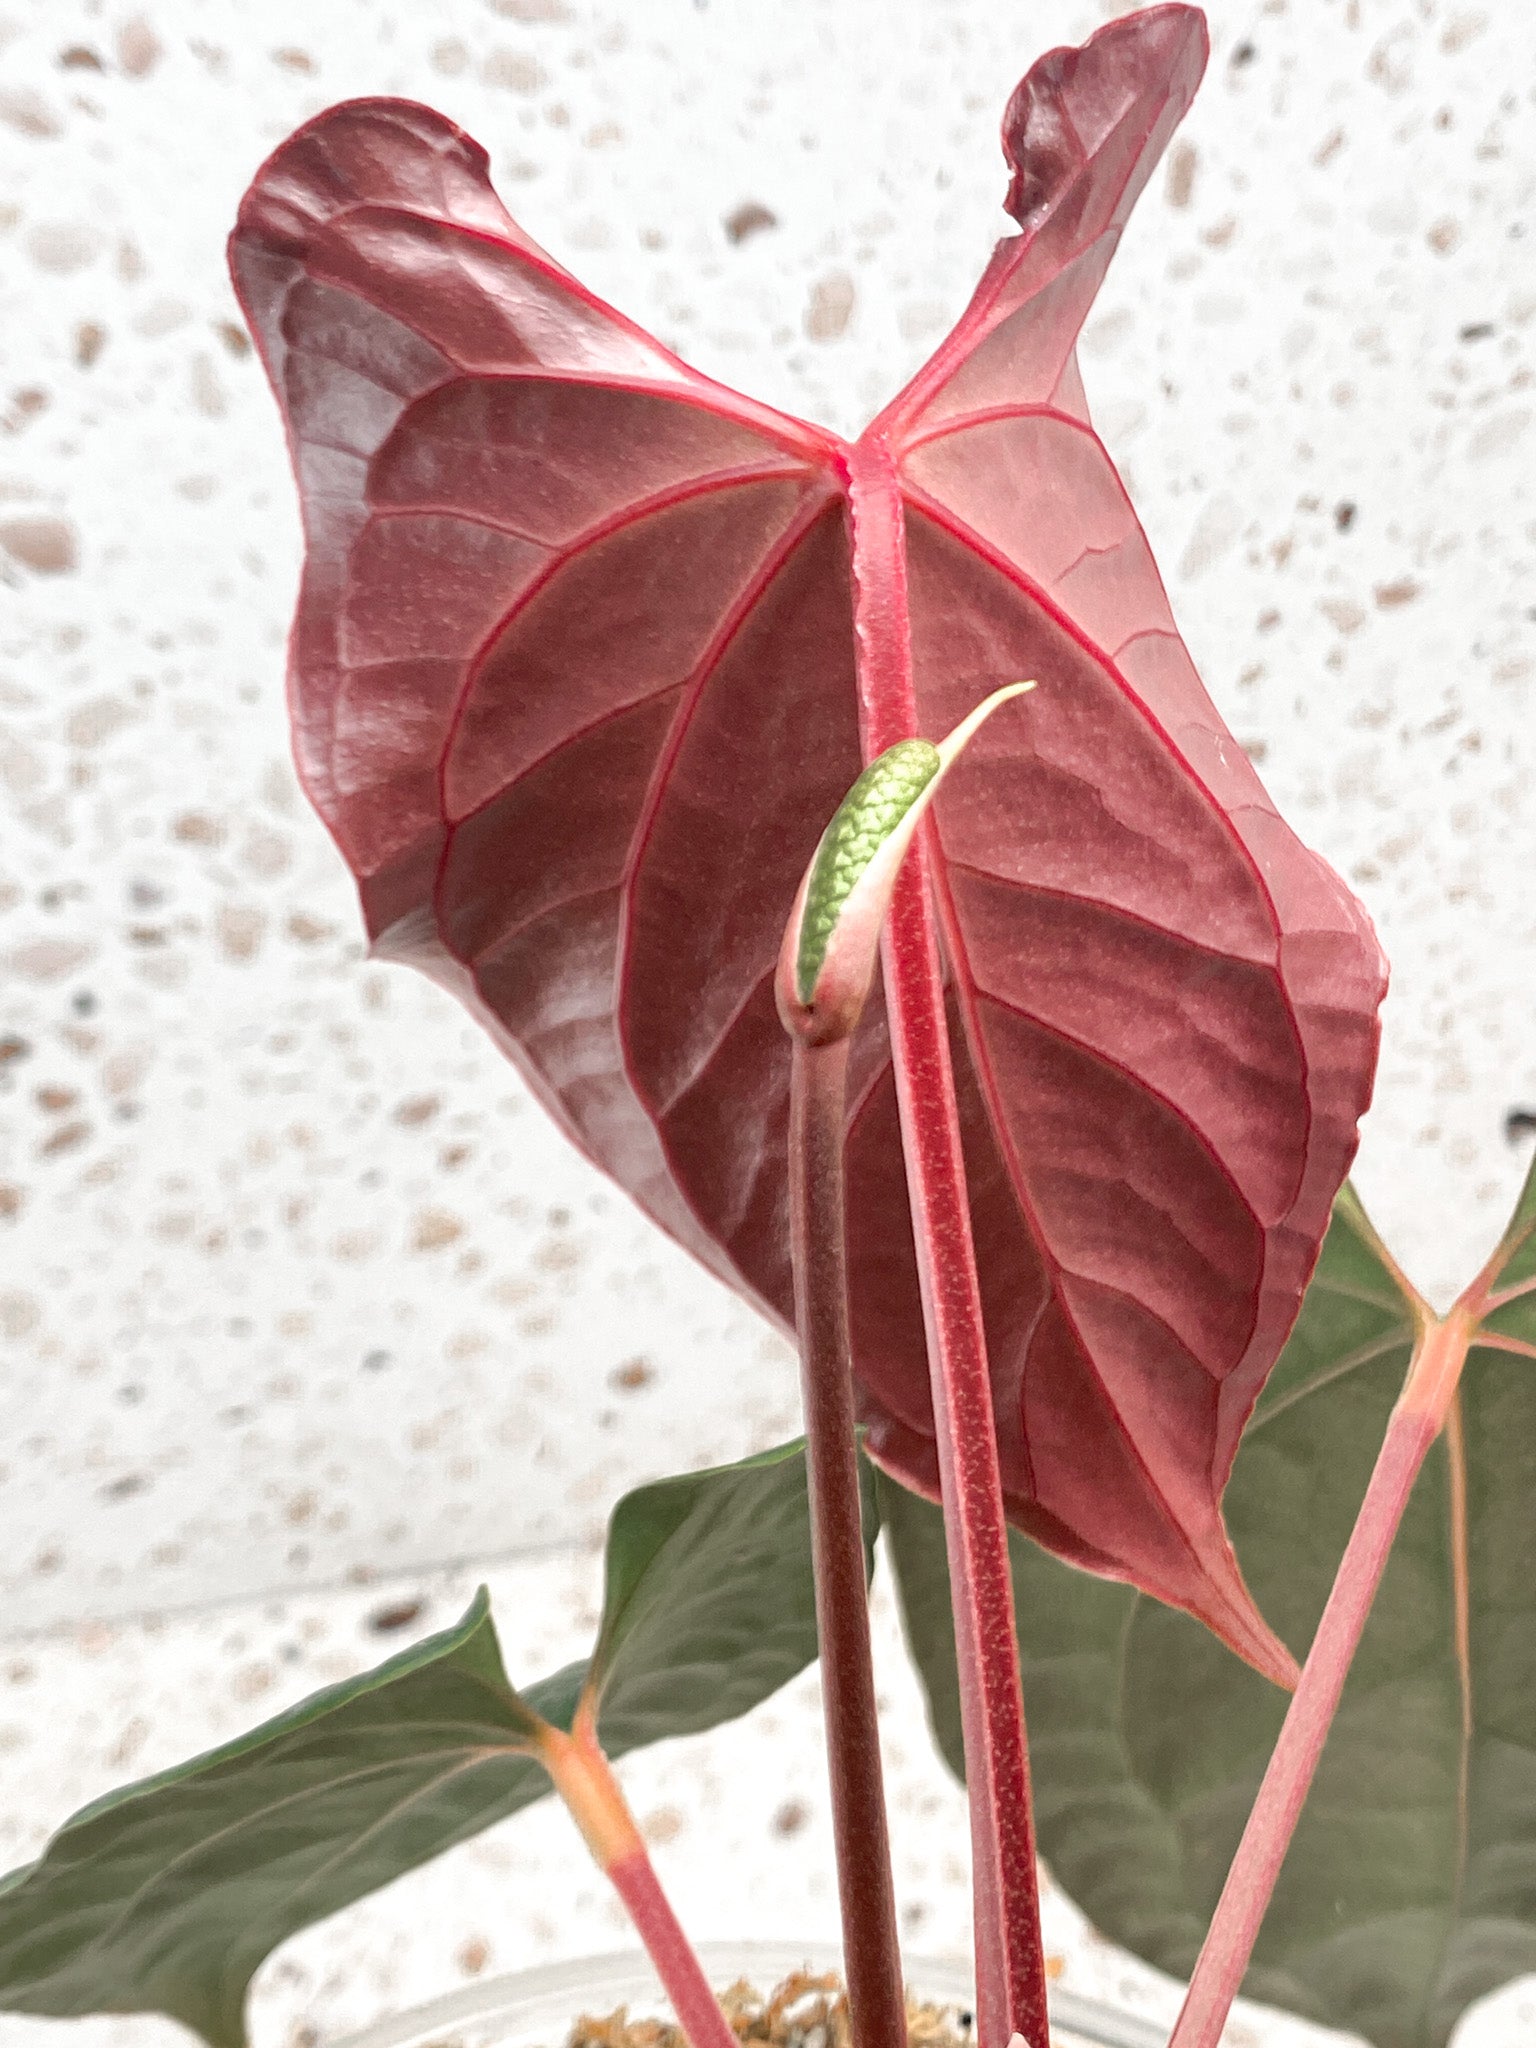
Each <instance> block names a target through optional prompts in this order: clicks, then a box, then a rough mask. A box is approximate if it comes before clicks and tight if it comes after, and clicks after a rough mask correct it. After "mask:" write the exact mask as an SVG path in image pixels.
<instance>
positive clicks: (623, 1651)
mask: <svg viewBox="0 0 1536 2048" xmlns="http://www.w3.org/2000/svg"><path fill="white" fill-rule="evenodd" d="M865 1505H866V1513H865V1526H866V1529H867V1530H868V1532H869V1540H870V1542H873V1540H874V1530H875V1526H876V1523H875V1508H874V1496H873V1477H872V1475H871V1478H870V1485H869V1493H868V1497H867V1500H866V1504H865ZM815 1655H816V1613H815V1592H814V1586H813V1583H812V1578H811V1561H810V1519H809V1514H808V1511H807V1505H806V1490H805V1460H804V1455H803V1452H802V1449H801V1447H800V1446H799V1445H798V1444H792V1445H789V1446H786V1447H785V1448H784V1449H782V1450H778V1451H770V1452H767V1453H764V1454H763V1455H762V1456H761V1457H758V1458H749V1459H747V1460H746V1461H745V1462H744V1463H742V1464H740V1465H734V1466H723V1467H719V1468H716V1469H715V1470H712V1471H709V1472H700V1473H690V1474H688V1475H686V1476H684V1477H681V1478H677V1479H666V1480H661V1481H658V1482H657V1483H656V1484H654V1485H651V1486H646V1487H641V1488H640V1489H639V1490H638V1491H636V1492H635V1493H632V1494H629V1495H627V1496H626V1497H625V1499H624V1500H622V1501H621V1502H620V1503H619V1505H618V1507H617V1508H616V1509H615V1511H614V1516H613V1520H612V1522H611V1524H610V1528H609V1541H608V1556H607V1573H606V1589H605V1595H604V1606H603V1618H602V1622H601V1624H600V1627H599V1632H598V1640H597V1646H596V1649H595V1651H594V1655H593V1658H592V1660H591V1662H590V1664H589V1663H577V1664H572V1665H568V1666H567V1667H566V1668H565V1669H564V1670H562V1671H559V1672H556V1673H555V1674H554V1675H553V1676H552V1677H550V1678H547V1679H545V1680H543V1681H542V1682H541V1683H539V1684H537V1685H533V1686H530V1687H528V1688H527V1689H526V1690H525V1691H523V1692H521V1693H518V1692H515V1691H514V1690H513V1688H512V1687H511V1686H510V1685H509V1684H508V1682H507V1679H506V1676H505V1673H504V1670H503V1667H502V1660H501V1652H500V1649H499V1647H498V1644H497V1640H496V1632H495V1629H494V1627H493V1625H492V1623H491V1619H490V1611H489V1606H488V1603H487V1600H486V1596H485V1594H484V1591H483V1590H482V1591H481V1592H480V1593H479V1594H477V1595H476V1598H475V1600H474V1603H473V1604H472V1605H471V1607H470V1609H469V1611H468V1612H467V1613H466V1614H465V1616H464V1618H463V1620H462V1621H460V1622H459V1623H458V1624H457V1625H456V1626H455V1627H453V1628H450V1629H446V1630H444V1631H443V1632H442V1633H441V1634H438V1635H434V1636H431V1637H429V1638H428V1639H427V1640H426V1641H425V1642H422V1643H419V1644H416V1645H415V1646H414V1647H412V1648H411V1649H409V1650H406V1651H403V1652H402V1653H401V1654H400V1655H398V1656H396V1657H392V1658H390V1659H389V1661H388V1662H387V1663H385V1664H383V1665H381V1666H379V1668H378V1669H377V1670H375V1671H372V1672H367V1673H365V1674H364V1675H363V1676H362V1677H360V1678H356V1679H351V1680H348V1681H347V1682H346V1683H344V1684H341V1685H335V1686H330V1687H328V1688H327V1689H326V1690H325V1691H323V1692H320V1693H316V1694H315V1695H314V1696H313V1697H311V1698H310V1699H307V1700H304V1701H302V1702H301V1703H300V1704H299V1705H298V1706H296V1707H294V1708H292V1709H291V1710H290V1711H289V1712H287V1713H285V1714H281V1715H279V1716H278V1717H277V1718H276V1719H275V1720H272V1721H268V1722H265V1723H264V1724H263V1725H262V1726H261V1727H259V1728H255V1729H253V1730H252V1731H251V1732H250V1733H249V1734H247V1735H245V1736H242V1737H240V1738H239V1739H238V1740H237V1741H235V1742H230V1743H226V1744H224V1745H223V1746H222V1747H221V1748H219V1749H216V1750H213V1751H211V1752H209V1753H208V1754H207V1755H204V1756H201V1757H195V1758H193V1759H192V1760H191V1761H190V1762H189V1763H186V1764H183V1765H180V1766H178V1767H177V1768H175V1769H173V1770H169V1771H163V1772H161V1773H160V1774H159V1775H158V1776H156V1777H153V1778H148V1779H145V1780H144V1781H143V1782H142V1783H140V1784H137V1785H131V1786H128V1787H126V1788H124V1789H123V1790H121V1791H119V1792H114V1793H112V1794H109V1795H108V1796H107V1797H106V1798H105V1799H100V1800H98V1801H96V1802H95V1803H94V1804H93V1805H91V1806H88V1807H86V1808H84V1809H83V1810H82V1811H81V1812H80V1813H78V1814H76V1815H75V1816H74V1817H73V1819H71V1820H69V1821H68V1822H66V1823H65V1825H64V1826H63V1827H62V1828H61V1829H60V1831H59V1832H58V1834H57V1835H55V1836H54V1838H53V1840H52V1841H51V1842H50V1843H49V1845H48V1847H47V1849H46V1850H45V1852H44V1854H43V1855H42V1857H40V1858H39V1860H38V1861H37V1862H36V1863H33V1864H29V1865H28V1866H27V1867H26V1868H25V1869H22V1870H17V1871H14V1872H12V1873H11V1875H10V1876H9V1877H7V1878H6V1879H4V1880H3V1881H0V2010H6V2011H11V2012H29V2013H46V2014H52V2015H55V2016H60V2017H69V2016H72V2015H76V2014H80V2013H88V2012H163V2013H168V2014H170V2015H171V2016H172V2017H173V2018H175V2019H179V2020H181V2021H183V2022H185V2024H186V2025H188V2026H190V2027H192V2028H194V2029H195V2030H196V2031H197V2032H198V2033H200V2034H201V2035H202V2036H203V2037H204V2039H205V2040H207V2041H209V2042H210V2043H212V2044H214V2048H243V2044H244V2041H245V2025H244V2007H245V1997H246V1990H247V1987H248V1985H249V1983H250V1979H251V1976H252V1974H253V1972H254V1971H255V1970H256V1968H257V1967H258V1965H259V1964H260V1963H261V1962H262V1961H263V1960H264V1958H265V1957H266V1956H267V1955H268V1954H270V1952H271V1951H272V1949H274V1948H275V1947H276V1946H277V1945H278V1943H280V1942H282V1941H284V1940H286V1939H287V1938H288V1937H289V1936H290V1935H292V1934H295V1933H297V1932H298V1931H299V1930H300V1929H301V1928H303V1927H307V1926H310V1925H312V1924H313V1923H314V1922H315V1921H317V1920H322V1919H324V1918H326V1916H327V1915H329V1914H331V1913H334V1912H336V1911H338V1910H339V1909H340V1908H341V1907H343V1906H346V1905H349V1904H351V1903H352V1901H354V1900H356V1899H359V1898H362V1897H363V1896H364V1895H365V1894H366V1893H368V1892H371V1891H375V1890H377V1889H378V1887H379V1886H381V1885H384V1884H388V1883H389V1882H391V1881H392V1880H393V1879H394V1878H396V1877H399V1876H400V1875H402V1874H403V1873H404V1872H405V1871H407V1870H412V1869H414V1868H415V1867H416V1866H417V1865H419V1864H421V1863H425V1862H426V1861H428V1860H429V1859H430V1858H431V1857H433V1856H436V1855H439V1854H440V1853H441V1852H442V1851H443V1850H445V1849H449V1848H451V1847H453V1845H454V1844H455V1843H457V1842H462V1841H465V1840H467V1839H468V1838H469V1837H470V1836H472V1835H476V1834H479V1833H480V1832H481V1831H482V1830H483V1829H485V1828H487V1827H490V1826H491V1825H492V1824H493V1823H494V1822H496V1821H498V1820H502V1819H504V1818H505V1817H506V1816H508V1815H509V1814H513V1813H516V1812H518V1811H519V1810H520V1809H521V1808H522V1807H525V1806H528V1805H530V1804H531V1803H532V1802H533V1801H534V1800H535V1799H540V1798H542V1797H543V1796H544V1794H545V1793H546V1792H548V1791H549V1789H550V1781H549V1779H548V1777H547V1775H546V1773H545V1771H544V1769H543V1766H542V1765H541V1764H539V1763H538V1762H536V1761H535V1759H534V1757H533V1756H532V1755H531V1754H529V1753H528V1752H527V1747H526V1745H527V1744H528V1742H529V1741H530V1739H531V1738H536V1736H537V1732H538V1728H539V1723H540V1719H541V1718H542V1720H544V1721H547V1722H550V1723H553V1724H554V1725H555V1726H556V1727H560V1728H569V1727H570V1725H571V1720H572V1717H573V1715H574V1713H575V1711H576V1707H577V1702H578V1700H579V1698H580V1697H581V1695H582V1692H583V1689H584V1687H585V1686H588V1685H590V1686H591V1687H592V1689H593V1690H594V1691H595V1692H596V1693H598V1694H599V1695H600V1698H601V1707H600V1711H599V1717H598V1726H599V1733H600V1736H601V1739H602V1742H603V1746H604V1748H605V1749H606V1750H607V1752H608V1753H609V1755H611V1756H621V1755H623V1754H624V1753H625V1752H627V1751H629V1750H633V1749H638V1748H641V1747H643V1746H644V1745H646V1744H648V1743H652V1742H658V1741H661V1740H663V1739H665V1738H667V1737H669V1736H676V1735H687V1734H694V1733H697V1732H699V1731H701V1730H703V1729H706V1728H712V1727H714V1726H716V1725H718V1724H719V1723H720V1722H722V1721H727V1720H731V1719H733V1718H735V1717H736V1716H737V1715H739V1714H743V1713H745V1712H747V1711H748V1709H750V1708H751V1707H754V1706H756V1705H757V1704H758V1702H759V1701H761V1700H763V1699H766V1698H767V1697H768V1695H769V1694H770V1693H772V1692H774V1691H776V1690H777V1689H778V1688H779V1687H780V1686H781V1685H783V1684H784V1683H786V1681H787V1680H789V1679H790V1678H793V1677H794V1676H795V1675H796V1674H797V1673H798V1672H800V1671H802V1670H804V1669H805V1667H806V1665H807V1664H809V1663H810V1662H811V1661H812V1659H813V1658H814V1657H815ZM572 1847H573V1852H574V1850H575V1837H574V1836H573V1837H572Z"/></svg>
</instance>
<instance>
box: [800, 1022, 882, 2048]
mask: <svg viewBox="0 0 1536 2048" xmlns="http://www.w3.org/2000/svg"><path fill="white" fill-rule="evenodd" d="M791 1061H792V1064H791V1080H790V1126H789V1185H790V1220H791V1230H792V1241H793V1246H794V1263H795V1321H796V1325H797V1327H798V1329H799V1333H800V1383H801V1388H802V1392H803V1396H804V1405H805V1436H806V1466H807V1477H808V1481H809V1487H810V1500H811V1551H812V1557H813V1559H814V1562H815V1568H816V1626H817V1633H818V1636H819V1639H820V1645H821V1694H822V1705H823V1711H824V1713H825V1716H826V1727H827V1765H828V1771H829V1774H830V1777H831V1784H832V1830H833V1837H834V1841H835V1843H836V1848H837V1881H838V1902H839V1906H840V1908H841V1913H842V1924H843V1972H844V1976H845V1978H846V1981H847V1985H848V2017H849V2027H850V2032H851V2035H852V2039H853V2044H854V2048H906V2039H907V2020H906V1998H905V1995H904V1992H903V1989H902V1980H901V1953H900V1949H899V1947H898V1945H897V1939H896V1895H895V1888H894V1886H893V1884H892V1881H891V1852H890V1841H889V1834H888V1829H887V1825H886V1812H885V1790H884V1784H883V1779H882V1772H881V1764H880V1730H879V1724H878V1720H877V1716H876V1712H875V1672H874V1660H873V1657H872V1655H871V1650H870V1640H869V1595H868V1589H867V1586H866V1581H865V1575H864V1538H863V1531H862V1527H861V1523H860V1517H859V1452H858V1439H857V1437H856V1436H855V1434H854V1411H853V1369H852V1364H851V1354H850V1351H849V1343H848V1265H847V1254H846V1251H845V1234H846V1225H845V1216H844V1190H843V1117H844V1108H845V1103H846V1097H847V1077H848V1041H847V1040H846V1039H840V1040H838V1041H837V1042H836V1043H834V1044H832V1045H821V1046H810V1045H806V1044H804V1043H803V1042H802V1041H801V1040H799V1039H795V1040H794V1041H793V1052H792V1054H791Z"/></svg>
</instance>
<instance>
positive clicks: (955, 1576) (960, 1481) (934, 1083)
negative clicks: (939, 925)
mask: <svg viewBox="0 0 1536 2048" xmlns="http://www.w3.org/2000/svg"><path fill="white" fill-rule="evenodd" d="M848 470H849V500H850V505H851V510H852V525H853V576H854V631H855V636H856V639H857V662H858V680H859V701H860V714H861V724H862V733H863V746H864V754H865V758H866V759H867V760H868V759H873V757H874V756H875V755H877V754H879V753H881V752H883V751H884V750H885V748H887V747H889V746H892V745H894V744H895V742H896V741H897V740H900V739H905V738H909V737H910V736H912V735H913V734H915V733H916V731H917V698H916V691H915V688H914V684H913V676H912V651H911V642H910V634H909V628H908V615H907V573H906V534H905V526H904V519H903V511H902V501H901V491H900V485H899V482H898V479H897V475H896V468H895V464H894V461H893V459H892V456H891V453H890V450H889V448H888V447H887V446H886V445H885V444H884V443H883V442H882V441H879V440H864V441H859V442H857V443H856V444H855V445H854V446H853V447H852V448H851V449H850V450H849V454H848ZM931 833H932V820H931V819H925V821H924V823H923V826H922V827H921V829H920V831H919V834H918V837H917V841H916V843H915V845H914V846H913V849H912V852H911V854H910V855H909V856H908V858H907V859H906V861H904V862H903V864H902V869H901V873H900V875H899V876H898V877H897V882H896V889H895V894H894V896H893V898H892V903H891V911H890V916H889V918H888V920H887V923H886V927H885V933H884V938H883V941H882V947H883V958H884V964H885V996H886V1010H887V1015H888V1018H889V1022H890V1032H891V1051H892V1057H893V1059H894V1062H895V1070H896V1091H897V1099H898V1102H899V1104H900V1109H901V1130H902V1144H903V1150H904V1152H905V1155H906V1167H907V1186H908V1191H909V1199H910V1201H911V1205H912V1221H913V1234H914V1236H915V1238H916V1242H917V1264H918V1277H919V1281H920V1283H921V1287H922V1296H923V1315H924V1321H925V1323H926V1327H927V1333H928V1360H929V1371H930V1375H931V1380H932V1386H933V1413H934V1427H935V1432H936V1435H937V1441H938V1460H939V1484H940V1492H941V1495H942V1499H943V1505H944V1532H945V1544H946V1549H947V1552H948V1558H949V1577H950V1586H951V1590H952V1596H953V1602H954V1615H955V1653H956V1659H957V1662H958V1666H959V1674H960V1717H961V1730H962V1734H963V1736H964V1741H965V1765H966V1785H967V1791H968V1796H969V1800H970V1814H971V1857H972V1868H973V1880H972V1882H973V1889H974V1899H975V1922H976V2010H977V2032H978V2041H979V2048H1004V2043H1006V2042H1007V2041H1009V2039H1010V2037H1011V2036H1012V2035H1014V2034H1016V2033H1017V2034H1021V2035H1022V2036H1023V2037H1024V2040H1025V2042H1026V2044H1027V2048H1049V2030H1048V2023H1047V2018H1046V1999H1045V1958H1044V1954H1043V1951H1042V1948H1041V1941H1040V1894H1039V1880H1038V1876H1037V1872H1036V1866H1035V1836H1034V1821H1033V1816H1032V1811H1031V1805H1030V1790H1029V1751H1028V1747H1027V1744H1026V1739H1025V1733H1024V1699H1023V1691H1022V1687H1021V1683H1020V1678H1019V1662H1018V1648H1017V1638H1016V1635H1015V1631H1014V1616H1013V1580H1012V1576H1011V1573H1010V1570H1009V1563H1008V1524H1007V1519H1006V1516H1005V1514H1004V1510H1003V1489H1002V1480H1001V1476H1000V1473H999V1470H998V1462H997V1429H996V1422H995V1419H994V1416H993V1410H992V1383H991V1378H990V1375H989V1373H988V1369H987V1350H986V1335H985V1330H984V1327H983V1323H982V1312H981V1288H980V1283H979V1281H978V1279H977V1273H976V1252H975V1246H974V1244H973V1242H972V1238H971V1219H970V1199H969V1193H968V1189H967V1186H966V1178H965V1158H964V1154H963V1152H962V1150H961V1142H960V1121H959V1113H958V1110H957V1108H956V1104H955V1082H954V1069H953V1066H952V1064H951V1060H950V1049H949V1035H948V1027H947V1024H946V1020H945V1010H944V982H943V976H942V973H941V970H940V966H939V951H938V941H937V932H936V929H935V923H934V915H933V905H932V897H931V893H930V888H929V880H928V874H929V869H928V863H929V860H930V858H931V851H930V846H931Z"/></svg>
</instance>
